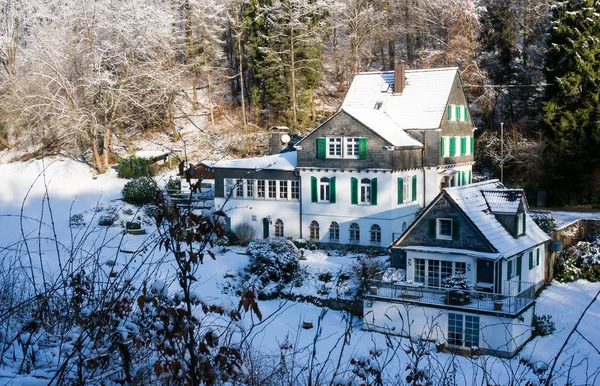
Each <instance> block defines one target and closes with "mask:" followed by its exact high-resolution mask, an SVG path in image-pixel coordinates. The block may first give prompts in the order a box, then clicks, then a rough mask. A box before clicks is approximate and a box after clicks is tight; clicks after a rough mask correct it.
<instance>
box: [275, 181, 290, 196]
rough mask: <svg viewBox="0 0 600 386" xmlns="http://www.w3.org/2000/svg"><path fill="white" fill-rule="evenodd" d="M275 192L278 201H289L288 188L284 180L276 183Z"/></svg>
mask: <svg viewBox="0 0 600 386" xmlns="http://www.w3.org/2000/svg"><path fill="white" fill-rule="evenodd" d="M277 192H278V196H277V199H278V200H289V199H290V188H289V186H288V182H287V181H285V180H281V181H277Z"/></svg>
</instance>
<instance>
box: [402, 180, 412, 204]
mask: <svg viewBox="0 0 600 386" xmlns="http://www.w3.org/2000/svg"><path fill="white" fill-rule="evenodd" d="M411 181H412V180H411V179H410V178H408V177H406V178H404V181H403V184H404V188H403V189H402V194H403V195H404V201H403V202H410V201H411V199H412V192H411Z"/></svg>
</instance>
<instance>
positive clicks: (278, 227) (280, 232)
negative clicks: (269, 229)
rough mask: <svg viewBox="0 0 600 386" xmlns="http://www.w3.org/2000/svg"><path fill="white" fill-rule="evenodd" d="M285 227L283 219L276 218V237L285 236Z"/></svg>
mask: <svg viewBox="0 0 600 386" xmlns="http://www.w3.org/2000/svg"><path fill="white" fill-rule="evenodd" d="M284 231H285V228H284V226H283V220H282V219H280V218H278V219H277V220H275V232H274V235H275V237H284Z"/></svg>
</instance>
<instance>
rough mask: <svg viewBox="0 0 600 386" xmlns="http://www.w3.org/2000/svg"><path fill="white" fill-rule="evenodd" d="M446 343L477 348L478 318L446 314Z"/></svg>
mask: <svg viewBox="0 0 600 386" xmlns="http://www.w3.org/2000/svg"><path fill="white" fill-rule="evenodd" d="M448 343H449V344H451V345H453V346H460V347H463V346H464V347H469V348H471V347H479V316H474V315H462V314H455V313H452V312H450V313H448Z"/></svg>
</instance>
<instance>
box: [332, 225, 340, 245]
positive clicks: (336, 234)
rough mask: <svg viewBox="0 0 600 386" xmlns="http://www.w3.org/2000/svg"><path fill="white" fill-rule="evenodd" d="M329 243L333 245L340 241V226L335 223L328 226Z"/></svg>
mask: <svg viewBox="0 0 600 386" xmlns="http://www.w3.org/2000/svg"><path fill="white" fill-rule="evenodd" d="M329 241H331V242H333V243H337V242H338V241H340V226H339V225H338V223H337V222H335V221H334V222H332V223H331V225H330V226H329Z"/></svg>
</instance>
